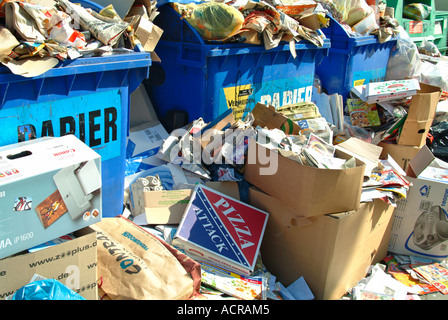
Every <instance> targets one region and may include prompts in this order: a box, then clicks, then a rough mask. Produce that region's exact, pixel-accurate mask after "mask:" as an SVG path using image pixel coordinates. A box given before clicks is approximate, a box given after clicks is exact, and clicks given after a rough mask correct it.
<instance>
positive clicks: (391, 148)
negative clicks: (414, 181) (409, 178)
mask: <svg viewBox="0 0 448 320" xmlns="http://www.w3.org/2000/svg"><path fill="white" fill-rule="evenodd" d="M378 146H380V147H382V148H383V150H382V152H381V155H380V158H381V159H386V158H387V155H388V154H389V155H390V156H391V157H392V158H393V159H394V160H395V161H396V162H397V164H398V165H399V166H400V167H401V168H402V169H403V170H405V171H406V169H407V168H408V166H409V162H410V161H411V159H412V158H413V157H414V156H415V155H416V154H417V153H418V152H419V151H420V149H421V147H417V146H404V145H401V144H396V143H390V142H385V141H381V142H380V143H378Z"/></svg>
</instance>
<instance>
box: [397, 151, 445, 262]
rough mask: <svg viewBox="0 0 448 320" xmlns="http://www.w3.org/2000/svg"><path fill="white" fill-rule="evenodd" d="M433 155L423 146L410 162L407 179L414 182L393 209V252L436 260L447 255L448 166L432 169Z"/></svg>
mask: <svg viewBox="0 0 448 320" xmlns="http://www.w3.org/2000/svg"><path fill="white" fill-rule="evenodd" d="M434 159H435V158H434V156H433V155H432V153H431V151H430V150H429V149H428V148H427V147H426V146H423V147H422V148H421V150H420V151H419V152H418V153H417V155H416V156H415V157H414V158H412V160H411V162H410V163H409V167H408V170H407V176H406V179H407V180H409V182H411V183H412V186H411V187H410V189H409V191H408V195H407V198H406V199H405V200H402V201H399V202H398V203H397V208H396V209H395V211H394V224H393V229H392V235H391V239H390V244H389V250H390V251H391V252H395V253H401V254H407V255H415V256H422V257H426V258H430V259H433V260H443V259H446V258H447V257H448V247H447V244H448V242H447V241H446V240H448V214H447V212H446V210H447V198H448V170H447V169H435V170H433V169H432V168H431V167H430V166H429V165H430V164H431V163H432V161H433V160H434ZM432 171H434V172H432ZM437 171H440V174H439V173H438V172H437ZM428 172H429V174H427V173H428Z"/></svg>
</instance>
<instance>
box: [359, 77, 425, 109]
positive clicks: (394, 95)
mask: <svg viewBox="0 0 448 320" xmlns="http://www.w3.org/2000/svg"><path fill="white" fill-rule="evenodd" d="M419 89H421V88H420V85H419V82H418V81H417V80H415V79H406V80H390V81H381V82H370V83H368V84H366V86H365V89H364V90H363V98H362V99H363V100H364V101H366V102H367V103H369V104H372V103H377V102H385V101H393V100H397V99H403V98H406V97H410V96H415V94H416V93H417V92H418V90H419Z"/></svg>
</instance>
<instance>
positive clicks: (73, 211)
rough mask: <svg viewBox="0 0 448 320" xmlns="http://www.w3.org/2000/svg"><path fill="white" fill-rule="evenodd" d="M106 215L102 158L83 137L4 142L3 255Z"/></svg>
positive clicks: (0, 187)
mask: <svg viewBox="0 0 448 320" xmlns="http://www.w3.org/2000/svg"><path fill="white" fill-rule="evenodd" d="M101 218H102V202H101V158H100V156H99V155H98V154H97V153H96V152H95V151H93V150H92V149H91V148H89V147H88V146H87V145H86V144H84V143H83V142H82V141H81V140H79V139H78V138H77V137H75V136H74V135H67V136H63V137H58V138H40V139H36V140H32V141H30V142H23V143H19V144H15V145H10V146H6V147H3V148H0V221H1V222H0V258H4V257H7V256H10V255H12V254H14V253H17V252H20V251H22V250H26V249H28V248H31V247H33V246H36V245H39V244H41V243H44V242H46V241H49V240H52V239H55V238H58V237H60V236H63V235H66V234H68V233H70V232H73V231H76V230H79V229H82V228H84V227H87V226H89V225H90V224H92V223H96V222H98V221H100V220H101Z"/></svg>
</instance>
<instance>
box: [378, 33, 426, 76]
mask: <svg viewBox="0 0 448 320" xmlns="http://www.w3.org/2000/svg"><path fill="white" fill-rule="evenodd" d="M421 71H422V61H421V60H420V56H419V53H418V48H417V46H416V44H415V43H414V42H413V41H412V40H411V38H410V37H409V35H408V33H407V32H406V30H405V29H404V28H403V27H402V26H399V33H398V39H397V44H396V46H395V47H394V48H393V49H392V50H391V53H390V56H389V62H388V64H387V71H386V80H404V79H409V78H413V79H418V78H419V77H420V73H421Z"/></svg>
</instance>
